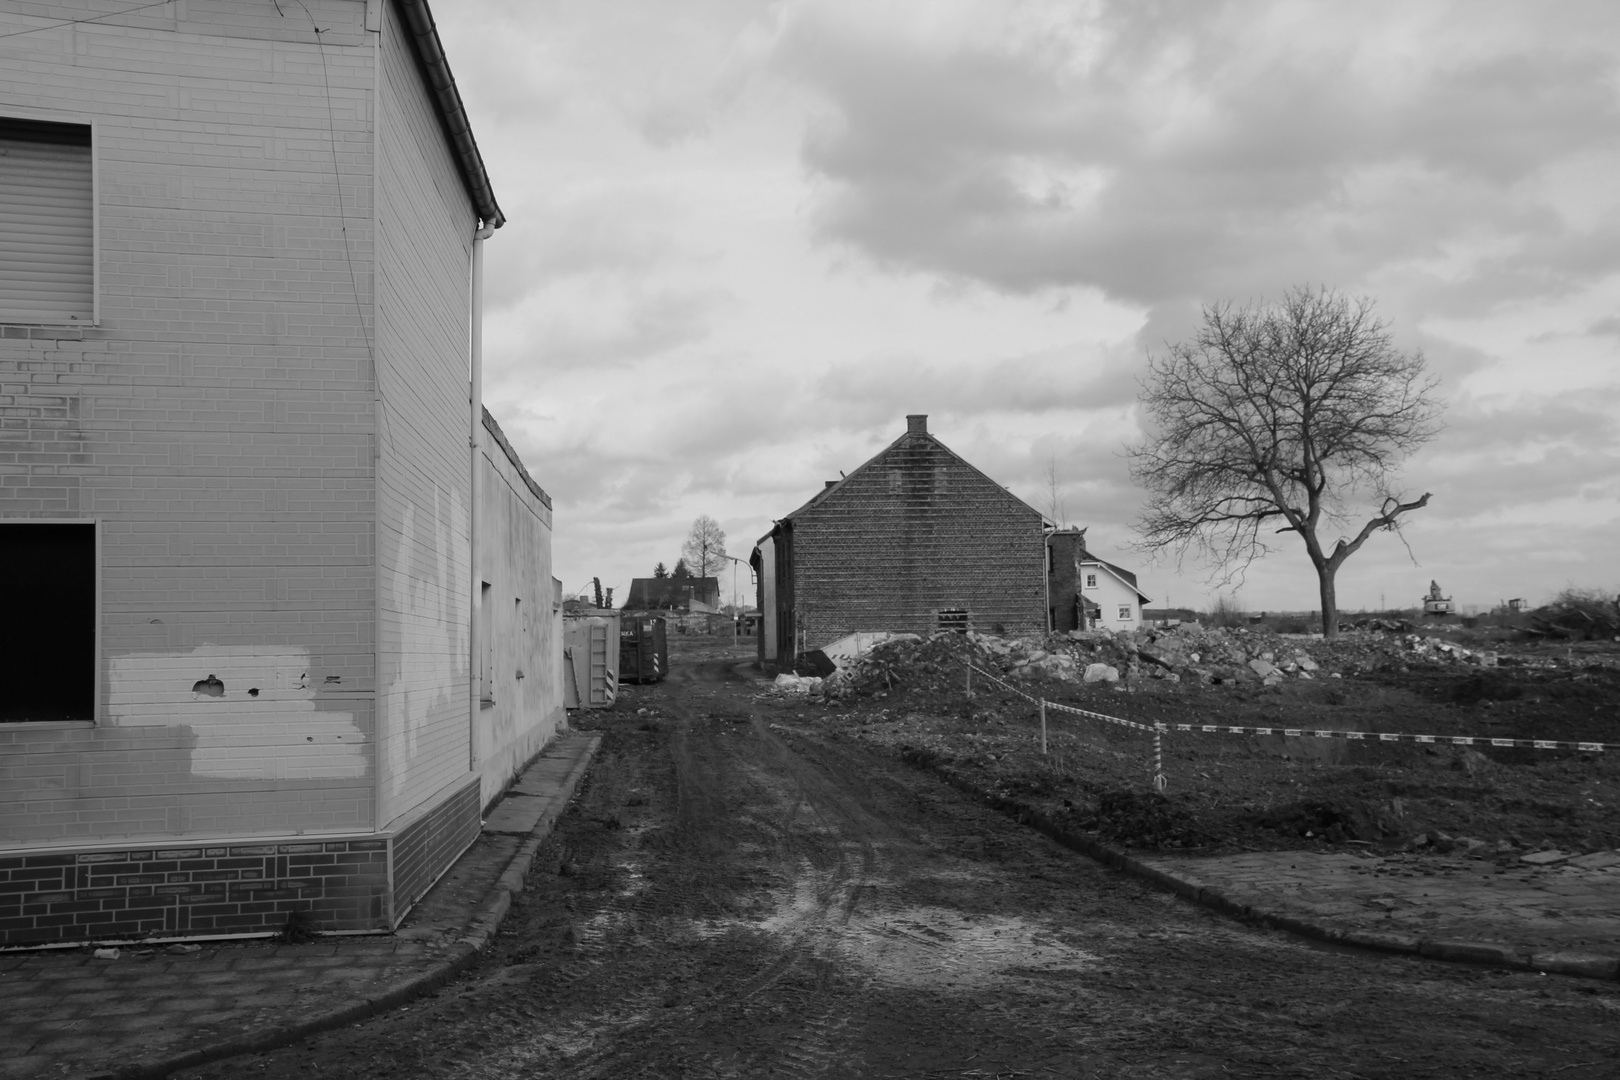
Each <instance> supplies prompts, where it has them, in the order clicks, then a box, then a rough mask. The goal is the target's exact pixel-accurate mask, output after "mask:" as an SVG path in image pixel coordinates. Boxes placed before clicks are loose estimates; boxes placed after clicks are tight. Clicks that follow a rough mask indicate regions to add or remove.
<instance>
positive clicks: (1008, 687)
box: [968, 664, 1157, 731]
mask: <svg viewBox="0 0 1620 1080" xmlns="http://www.w3.org/2000/svg"><path fill="white" fill-rule="evenodd" d="M968 668H969V669H970V670H972V672H973V673H974V674H975V675H979V676H982V677H983V678H986V679H989V680H990V681H991V682H993V683H995V684H996V685H997V686H999V687H1001V688H1002V689H1003V690H1005V691H1007V692H1008V693H1009V694H1014V695H1016V696H1018V697H1021V698H1023V699H1024V700H1025V701H1027V702H1029V703H1030V704H1031V705H1040V704H1041V703H1042V702H1043V699H1042V698H1038V697H1034V696H1032V695H1030V694H1026V693H1024V692H1023V691H1022V690H1020V689H1018V688H1017V687H1016V686H1013V685H1012V684H1011V683H1009V682H1006V681H1005V680H1003V679H998V678H997V677H996V676H994V675H992V674H990V672H988V671H986V670H984V669H983V668H981V667H975V666H974V665H973V664H969V665H968ZM1045 704H1046V707H1047V708H1048V709H1056V710H1057V711H1058V712H1066V713H1073V714H1074V715H1075V716H1084V717H1086V718H1087V719H1090V720H1102V721H1104V722H1106V723H1110V724H1118V725H1119V726H1120V727H1128V728H1135V729H1136V730H1137V731H1155V730H1157V729H1156V728H1155V727H1154V725H1152V724H1139V723H1137V722H1136V721H1135V720H1121V719H1120V718H1119V717H1117V716H1109V715H1108V714H1107V713H1100V712H1092V711H1091V710H1089V709H1077V708H1075V707H1074V706H1073V705H1064V704H1062V703H1061V702H1057V701H1047V702H1045Z"/></svg>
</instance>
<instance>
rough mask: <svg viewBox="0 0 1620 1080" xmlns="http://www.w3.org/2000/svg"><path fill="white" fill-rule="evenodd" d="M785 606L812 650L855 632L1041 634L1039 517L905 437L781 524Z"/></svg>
mask: <svg viewBox="0 0 1620 1080" xmlns="http://www.w3.org/2000/svg"><path fill="white" fill-rule="evenodd" d="M791 535H792V540H791V544H792V566H793V570H792V573H793V585H792V596H793V604H794V607H795V610H796V616H797V618H798V620H799V623H800V625H801V626H802V627H803V637H802V639H801V640H800V642H799V648H800V649H801V650H802V649H814V648H818V647H819V646H821V645H825V644H827V643H828V642H831V641H833V640H836V639H837V638H839V637H841V636H843V635H844V634H847V633H851V632H853V631H857V630H894V631H909V632H913V633H921V634H927V633H931V632H932V631H933V630H934V628H935V613H936V612H937V611H939V610H941V609H946V608H965V609H967V610H968V611H970V612H971V614H972V621H973V626H974V627H975V628H976V629H981V630H991V629H993V628H995V627H997V626H1000V627H1001V628H1002V629H1003V630H1004V631H1005V632H1007V633H1012V634H1016V633H1037V632H1040V631H1042V630H1044V629H1045V626H1046V611H1045V604H1046V601H1045V579H1044V574H1045V563H1044V559H1045V556H1044V550H1043V545H1042V522H1041V516H1040V514H1039V513H1038V512H1037V511H1035V510H1034V509H1032V508H1031V507H1029V506H1028V505H1026V504H1025V503H1023V502H1022V501H1021V500H1019V499H1017V498H1015V497H1014V496H1013V495H1012V494H1011V493H1009V492H1008V491H1007V490H1006V489H1005V488H1002V487H1001V486H1000V485H999V484H997V483H996V482H995V481H993V480H991V479H990V478H988V477H986V476H985V475H984V474H983V473H981V472H979V471H978V470H977V469H975V468H973V466H971V465H969V464H967V463H966V462H965V461H963V460H962V459H961V458H959V457H957V456H956V455H955V454H953V453H952V452H951V451H950V450H948V449H946V447H945V446H944V445H943V444H941V443H940V442H939V441H938V440H937V439H935V438H934V437H933V436H931V435H928V434H926V433H908V434H907V435H905V436H903V437H902V438H901V439H900V440H898V441H897V442H896V443H894V444H893V445H892V446H890V447H889V448H888V449H886V450H884V451H883V452H882V453H880V454H879V455H877V457H875V458H873V459H872V460H871V461H869V462H867V463H866V464H865V465H863V466H861V467H860V468H859V469H858V470H856V471H855V472H853V473H851V474H850V475H849V476H848V478H847V479H845V480H844V481H843V482H841V483H840V484H839V485H838V486H837V487H836V488H834V489H832V490H831V491H829V492H828V493H827V494H826V495H825V497H823V498H822V499H821V500H819V501H817V502H815V503H814V504H812V505H810V506H808V507H805V508H804V509H801V510H799V511H797V512H796V513H795V514H794V515H793V519H792V534H791Z"/></svg>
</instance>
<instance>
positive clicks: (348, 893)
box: [0, 828, 476, 945]
mask: <svg viewBox="0 0 1620 1080" xmlns="http://www.w3.org/2000/svg"><path fill="white" fill-rule="evenodd" d="M475 832H476V828H475ZM463 846H465V845H463ZM388 859H389V841H388V840H386V839H377V838H367V839H343V840H324V841H305V842H291V843H249V844H206V845H203V844H199V845H185V844H176V845H173V846H170V847H155V848H148V847H141V848H128V849H111V850H98V851H79V852H67V853H51V854H33V855H12V856H0V942H4V943H6V944H13V945H15V944H47V943H50V942H54V941H88V940H108V939H118V938H131V937H144V936H151V937H187V936H195V935H209V934H245V933H259V932H263V931H270V930H279V929H280V928H281V927H282V926H284V925H285V924H286V922H287V916H288V913H289V912H291V911H294V910H298V911H302V912H304V913H305V914H306V915H307V916H308V917H309V918H310V919H311V921H312V922H313V924H314V926H316V927H318V928H319V929H322V930H366V929H384V928H386V926H387V922H386V913H385V903H386V898H387V892H388Z"/></svg>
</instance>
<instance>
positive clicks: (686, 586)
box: [624, 577, 720, 611]
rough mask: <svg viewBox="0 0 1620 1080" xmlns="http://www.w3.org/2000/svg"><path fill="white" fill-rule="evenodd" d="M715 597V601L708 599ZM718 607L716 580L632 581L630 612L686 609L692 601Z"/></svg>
mask: <svg viewBox="0 0 1620 1080" xmlns="http://www.w3.org/2000/svg"><path fill="white" fill-rule="evenodd" d="M710 597H712V598H713V599H712V600H711V599H709V598H710ZM691 600H696V601H698V602H699V603H711V604H718V603H719V601H720V579H719V578H714V577H678V578H677V577H662V578H645V577H638V578H631V579H630V595H629V596H628V597H627V598H626V599H625V601H624V606H625V610H627V611H640V610H643V609H647V610H651V609H656V608H670V607H684V606H685V605H686V604H687V603H688V602H689V601H691Z"/></svg>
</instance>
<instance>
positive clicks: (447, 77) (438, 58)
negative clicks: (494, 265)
mask: <svg viewBox="0 0 1620 1080" xmlns="http://www.w3.org/2000/svg"><path fill="white" fill-rule="evenodd" d="M397 2H398V4H399V10H400V14H401V15H403V16H404V18H405V25H406V27H407V28H408V29H409V30H410V36H411V44H412V46H413V47H414V50H415V52H416V59H417V61H418V62H419V63H420V64H421V65H422V74H423V76H424V78H426V80H427V84H428V86H429V87H430V88H431V90H432V92H433V100H434V104H435V105H436V106H437V109H436V111H437V112H438V114H439V123H440V124H441V125H443V127H444V134H445V137H446V138H448V139H449V140H450V145H451V146H453V147H454V148H455V152H456V164H457V165H459V166H460V168H461V179H462V182H463V183H465V184H466V185H467V193H468V194H469V195H471V196H472V201H473V208H474V209H476V210H477V211H478V216H479V218H481V219H482V220H483V222H484V223H485V225H486V226H487V227H488V228H491V229H498V228H500V227H501V226H502V225H505V224H506V215H505V214H503V213H501V208H500V205H499V204H497V203H496V202H495V189H494V188H493V187H491V186H490V183H489V174H488V173H487V172H485V171H484V158H483V155H482V154H480V153H479V152H478V144H477V143H476V142H474V141H473V134H472V121H470V120H468V119H467V109H466V107H465V106H464V105H463V104H462V103H461V92H460V91H459V90H457V89H456V77H455V76H454V75H452V74H450V62H449V61H448V60H447V59H446V58H445V55H444V45H443V44H442V43H441V42H440V41H439V31H438V28H437V27H436V26H435V25H434V22H433V13H432V12H430V11H429V10H428V5H427V0H397Z"/></svg>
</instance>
